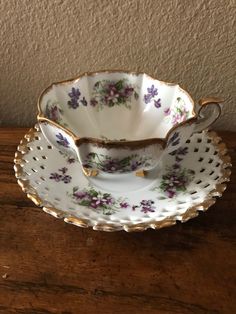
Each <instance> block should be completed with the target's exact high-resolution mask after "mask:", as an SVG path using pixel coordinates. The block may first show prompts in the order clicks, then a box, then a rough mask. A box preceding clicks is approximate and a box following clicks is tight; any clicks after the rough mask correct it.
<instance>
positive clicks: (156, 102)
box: [144, 85, 161, 108]
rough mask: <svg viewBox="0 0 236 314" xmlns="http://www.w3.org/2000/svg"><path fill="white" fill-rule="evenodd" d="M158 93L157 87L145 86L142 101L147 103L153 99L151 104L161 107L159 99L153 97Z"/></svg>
mask: <svg viewBox="0 0 236 314" xmlns="http://www.w3.org/2000/svg"><path fill="white" fill-rule="evenodd" d="M157 95H158V91H157V88H156V87H155V86H154V85H152V86H151V87H148V88H147V93H146V94H144V102H145V104H149V103H151V102H152V101H153V104H154V106H155V107H156V108H160V107H161V99H160V98H158V99H155V98H156V96H157Z"/></svg>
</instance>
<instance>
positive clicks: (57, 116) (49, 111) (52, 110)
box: [45, 100, 68, 127]
mask: <svg viewBox="0 0 236 314" xmlns="http://www.w3.org/2000/svg"><path fill="white" fill-rule="evenodd" d="M45 115H46V117H47V118H48V119H50V120H52V121H54V122H56V123H58V124H60V125H62V126H65V127H67V126H68V125H67V124H66V123H65V122H64V121H63V118H62V115H63V110H62V109H61V108H60V106H59V104H58V103H56V102H51V101H50V100H49V101H48V102H47V104H46V109H45Z"/></svg>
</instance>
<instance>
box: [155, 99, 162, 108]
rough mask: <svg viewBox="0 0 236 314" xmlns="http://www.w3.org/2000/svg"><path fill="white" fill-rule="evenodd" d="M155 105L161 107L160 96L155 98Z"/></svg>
mask: <svg viewBox="0 0 236 314" xmlns="http://www.w3.org/2000/svg"><path fill="white" fill-rule="evenodd" d="M154 106H155V107H156V108H160V107H161V99H160V98H159V99H158V100H154Z"/></svg>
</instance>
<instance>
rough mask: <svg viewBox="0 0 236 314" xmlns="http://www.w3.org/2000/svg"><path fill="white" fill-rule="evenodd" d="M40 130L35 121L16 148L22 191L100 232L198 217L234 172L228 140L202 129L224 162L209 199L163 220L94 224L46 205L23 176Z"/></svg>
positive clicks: (55, 213) (72, 221) (159, 225)
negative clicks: (28, 156)
mask: <svg viewBox="0 0 236 314" xmlns="http://www.w3.org/2000/svg"><path fill="white" fill-rule="evenodd" d="M38 132H40V128H39V126H38V125H37V124H36V125H35V126H34V128H31V129H30V130H29V131H28V132H27V133H26V134H25V136H24V138H23V139H22V140H21V141H20V144H19V145H18V146H17V151H16V153H15V158H14V170H15V177H16V179H17V183H18V184H19V186H20V187H21V189H22V191H23V192H24V193H26V194H27V197H28V198H29V199H30V200H31V201H33V203H34V204H35V205H37V206H39V207H41V208H42V209H43V211H44V212H46V213H48V214H50V215H52V216H54V217H56V218H61V219H63V220H64V221H65V222H66V223H70V224H73V225H76V226H78V227H82V228H88V227H92V228H93V229H94V230H99V231H108V232H112V231H121V230H124V231H127V232H133V231H145V230H147V229H149V228H151V229H160V228H163V227H169V226H172V225H175V224H176V222H177V221H180V222H186V221H188V220H189V219H192V218H194V217H197V216H198V214H199V212H200V211H206V210H207V209H208V208H209V207H210V206H212V205H213V204H215V202H216V198H217V197H221V196H222V194H223V192H224V191H225V189H226V187H227V185H226V182H229V181H230V175H231V169H230V168H231V167H232V164H231V158H230V156H229V155H228V150H227V148H226V145H225V143H224V142H223V141H222V138H221V137H219V136H218V135H217V133H216V132H215V131H203V132H204V133H206V135H207V136H208V138H210V139H211V140H212V144H213V145H214V147H215V148H216V150H217V152H218V156H219V158H220V160H221V161H222V164H221V169H220V170H221V177H220V178H219V179H218V181H220V183H217V184H216V185H215V188H214V189H213V190H212V191H210V192H209V193H208V195H207V196H206V200H205V201H203V202H201V203H199V204H197V205H194V206H192V207H189V208H188V209H187V210H186V212H185V213H183V214H182V215H179V214H178V218H177V215H172V216H169V217H166V218H164V219H163V220H161V221H155V220H152V221H149V222H145V223H136V224H132V223H128V224H127V223H125V224H119V223H102V224H101V223H95V224H93V225H92V224H91V222H90V221H89V220H87V219H80V218H77V217H75V216H73V215H71V214H69V213H68V214H66V213H65V212H64V211H61V210H58V209H57V208H55V207H47V206H44V205H43V203H44V201H43V199H41V198H40V197H39V195H38V194H37V191H35V189H33V188H32V187H31V186H30V183H29V180H24V179H22V176H23V174H24V171H23V168H24V163H25V161H24V159H23V157H24V156H25V155H26V154H27V153H28V147H27V144H29V143H31V142H32V141H33V140H34V139H35V137H36V136H37V133H38Z"/></svg>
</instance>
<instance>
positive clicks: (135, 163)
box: [131, 160, 142, 171]
mask: <svg viewBox="0 0 236 314" xmlns="http://www.w3.org/2000/svg"><path fill="white" fill-rule="evenodd" d="M141 164H142V163H141V162H140V161H137V160H132V161H131V170H133V171H135V170H136V169H137V168H138V167H139V166H141Z"/></svg>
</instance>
